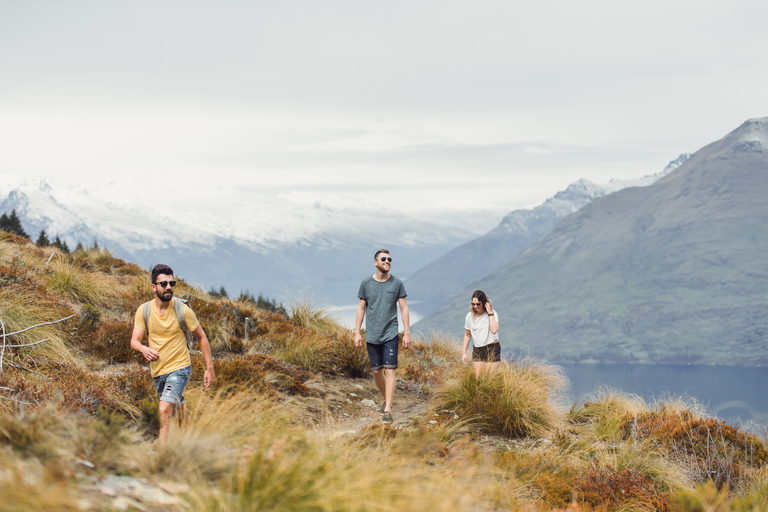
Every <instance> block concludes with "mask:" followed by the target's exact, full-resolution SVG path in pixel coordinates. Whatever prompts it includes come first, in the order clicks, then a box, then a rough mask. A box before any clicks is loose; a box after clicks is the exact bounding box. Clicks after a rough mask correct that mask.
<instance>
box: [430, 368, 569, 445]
mask: <svg viewBox="0 0 768 512" xmlns="http://www.w3.org/2000/svg"><path fill="white" fill-rule="evenodd" d="M456 373H457V374H458V375H457V377H456V378H455V379H452V380H450V381H447V382H446V383H445V384H444V385H443V387H442V388H441V389H440V390H439V391H438V392H437V393H436V395H435V397H434V403H433V407H434V409H435V410H438V411H442V410H448V411H454V412H455V413H456V414H458V415H459V416H461V417H464V418H473V421H474V422H475V424H476V425H477V426H478V427H479V428H480V429H481V431H483V432H485V433H488V434H494V435H501V436H505V437H511V438H514V437H528V436H531V437H544V436H546V435H547V434H549V433H550V432H552V431H553V430H554V429H556V428H557V427H558V425H560V423H561V422H562V416H561V414H560V413H559V412H558V404H557V403H556V400H558V399H559V397H560V394H561V393H563V392H564V391H565V390H566V388H567V386H568V381H567V379H566V378H565V376H564V375H563V373H562V371H561V370H560V369H559V367H557V366H554V365H549V364H545V363H542V362H539V361H535V360H531V359H526V360H520V361H515V362H513V363H511V364H507V363H503V364H501V365H500V366H499V368H498V369H497V370H496V371H495V372H493V373H490V372H482V373H481V374H480V375H479V376H477V377H476V376H475V372H474V370H473V369H471V368H459V369H458V370H457V372H456Z"/></svg>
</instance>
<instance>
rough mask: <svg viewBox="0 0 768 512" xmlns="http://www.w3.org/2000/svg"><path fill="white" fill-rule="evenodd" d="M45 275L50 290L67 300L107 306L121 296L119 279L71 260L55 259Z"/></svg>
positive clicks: (52, 293)
mask: <svg viewBox="0 0 768 512" xmlns="http://www.w3.org/2000/svg"><path fill="white" fill-rule="evenodd" d="M48 268H49V269H50V273H48V274H47V275H45V277H44V279H45V284H46V288H47V290H48V292H49V293H50V294H51V295H53V296H55V297H60V298H63V299H67V300H72V301H77V302H81V303H86V304H94V305H99V306H107V305H109V303H110V302H112V301H115V300H117V299H118V298H119V294H117V293H116V290H117V286H116V285H117V284H118V283H117V280H116V279H115V278H113V277H111V276H107V275H104V274H99V273H95V272H92V271H89V270H88V269H86V268H84V267H83V266H80V265H76V264H72V263H70V262H69V261H62V260H58V259H57V260H55V261H51V264H50V265H48Z"/></svg>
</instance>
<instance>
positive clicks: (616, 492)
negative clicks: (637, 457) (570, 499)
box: [574, 463, 671, 512]
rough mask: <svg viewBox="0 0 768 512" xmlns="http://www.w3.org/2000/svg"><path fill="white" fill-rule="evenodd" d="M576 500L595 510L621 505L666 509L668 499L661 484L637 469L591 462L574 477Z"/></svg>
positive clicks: (664, 510)
mask: <svg viewBox="0 0 768 512" xmlns="http://www.w3.org/2000/svg"><path fill="white" fill-rule="evenodd" d="M574 484H575V487H576V490H577V492H578V501H579V502H580V503H583V504H588V505H591V506H592V507H595V508H596V509H597V510H606V511H608V510H615V509H616V508H619V507H621V506H623V505H629V504H633V505H637V506H641V507H643V508H644V509H647V510H657V511H659V512H666V511H668V510H669V508H670V505H671V501H670V495H669V492H666V491H663V490H662V486H661V484H659V483H657V482H655V481H654V480H653V479H652V478H651V477H649V476H648V475H644V474H643V473H640V472H639V471H636V470H632V469H625V470H623V471H616V470H614V469H613V468H612V467H611V466H599V465H598V464H597V463H594V464H592V465H591V466H590V467H589V468H588V470H587V471H586V472H585V473H584V474H581V475H579V476H577V477H576V478H575V480H574Z"/></svg>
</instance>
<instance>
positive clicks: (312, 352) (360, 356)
mask: <svg viewBox="0 0 768 512" xmlns="http://www.w3.org/2000/svg"><path fill="white" fill-rule="evenodd" d="M276 345H277V346H276V348H274V349H273V351H272V356H273V357H275V358H277V359H282V360H283V361H285V362H288V363H291V364H295V365H298V366H301V367H303V368H306V369H307V370H310V371H313V372H324V373H328V374H333V375H342V376H347V377H363V376H366V375H368V373H369V364H368V357H367V354H366V351H365V349H364V348H363V347H360V348H357V347H355V345H354V343H353V337H352V332H351V331H347V333H346V335H339V334H336V333H334V332H329V331H320V332H317V331H311V330H307V331H305V332H297V333H293V334H290V335H288V336H285V337H282V340H281V343H280V344H276Z"/></svg>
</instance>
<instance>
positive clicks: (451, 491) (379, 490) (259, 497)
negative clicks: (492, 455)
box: [189, 404, 498, 511]
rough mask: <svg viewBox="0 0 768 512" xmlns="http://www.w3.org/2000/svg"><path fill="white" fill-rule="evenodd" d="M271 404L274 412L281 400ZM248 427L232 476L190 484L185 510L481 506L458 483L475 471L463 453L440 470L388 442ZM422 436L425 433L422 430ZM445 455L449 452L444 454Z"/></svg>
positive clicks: (282, 427)
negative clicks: (244, 446) (217, 483)
mask: <svg viewBox="0 0 768 512" xmlns="http://www.w3.org/2000/svg"><path fill="white" fill-rule="evenodd" d="M273 407H274V408H275V409H273V411H279V410H280V408H281V407H284V406H282V405H280V404H274V406H273ZM238 409H239V408H238ZM279 416H280V414H279V412H278V417H279ZM236 422H237V420H236ZM246 430H249V431H252V432H253V434H251V435H250V438H249V442H248V443H247V446H249V448H250V449H249V450H248V451H246V452H242V453H241V455H242V457H241V458H240V459H239V462H237V463H235V464H233V465H232V469H231V472H230V473H229V476H228V477H226V478H223V479H221V482H222V483H223V487H222V488H219V487H216V486H212V485H211V484H210V483H209V482H207V481H203V480H201V481H199V482H198V483H197V484H196V485H194V486H193V489H194V490H193V495H192V496H191V497H190V498H189V507H190V509H193V510H248V511H250V510H253V511H256V510H259V511H269V510H275V511H278V510H318V511H322V510H333V511H347V510H350V511H352V510H354V511H363V510H374V511H376V510H381V511H383V510H424V509H430V508H434V509H436V510H468V509H479V505H480V503H481V502H482V501H484V500H485V498H478V497H477V495H475V494H473V493H466V492H465V490H464V489H463V488H462V486H461V485H460V482H461V481H462V480H461V477H462V475H463V476H465V477H470V478H471V477H472V476H475V475H477V474H478V471H477V470H476V469H472V465H471V464H470V463H471V462H473V460H472V459H471V457H467V458H466V459H463V458H462V457H461V455H460V454H456V459H455V460H454V462H455V468H453V469H456V471H452V470H441V469H439V468H436V467H434V466H430V465H427V464H413V463H411V462H410V460H411V459H410V458H408V457H404V456H402V453H398V452H397V451H396V450H395V449H394V448H393V445H391V444H389V443H385V444H382V443H376V442H371V441H370V439H366V440H365V441H361V440H357V439H355V440H348V439H341V438H339V439H335V440H327V439H324V438H320V437H307V436H306V435H305V433H304V432H305V431H303V430H299V429H297V427H295V426H292V425H290V424H285V423H282V422H276V423H272V424H262V425H260V426H259V427H258V428H255V429H246ZM423 435H425V436H428V435H429V433H428V432H426V431H424V432H423ZM437 443H438V444H439V441H437ZM406 444H407V445H408V448H404V449H405V450H406V451H408V452H410V451H411V450H413V449H415V448H412V447H413V446H415V445H416V444H417V443H415V442H412V441H409V442H407V443H404V444H402V445H400V446H405V445H406ZM419 444H421V443H419ZM225 445H226V443H225ZM446 450H447V449H446ZM436 458H441V457H440V456H436ZM442 458H443V459H446V458H449V455H448V454H447V453H444V455H443V456H442ZM460 459H461V460H460ZM497 482H498V480H496V479H492V478H489V479H488V480H487V481H480V482H479V483H478V484H477V488H478V489H480V492H481V493H482V492H483V491H484V490H485V488H486V487H487V488H488V489H492V488H494V487H495V486H497V485H498V484H497ZM488 494H492V493H491V492H490V491H489V492H488Z"/></svg>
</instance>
